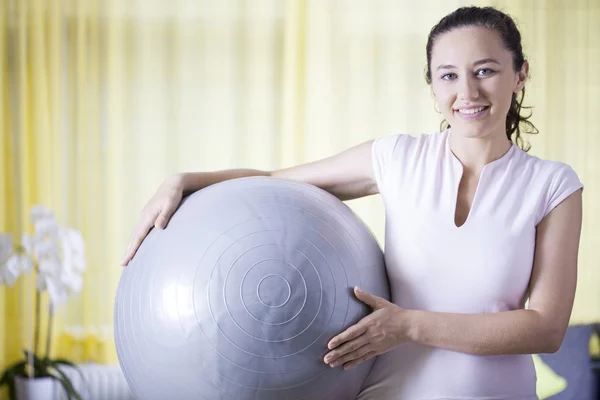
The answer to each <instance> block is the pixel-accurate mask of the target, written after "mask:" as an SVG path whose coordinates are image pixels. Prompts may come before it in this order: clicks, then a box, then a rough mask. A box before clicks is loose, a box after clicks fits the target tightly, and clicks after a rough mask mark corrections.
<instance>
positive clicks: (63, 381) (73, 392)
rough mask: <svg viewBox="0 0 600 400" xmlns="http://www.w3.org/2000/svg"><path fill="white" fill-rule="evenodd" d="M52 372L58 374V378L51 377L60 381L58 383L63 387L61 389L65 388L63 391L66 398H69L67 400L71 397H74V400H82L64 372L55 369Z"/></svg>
mask: <svg viewBox="0 0 600 400" xmlns="http://www.w3.org/2000/svg"><path fill="white" fill-rule="evenodd" d="M54 370H55V371H56V372H58V374H59V375H60V376H57V375H53V376H54V377H55V378H56V379H58V380H59V381H60V383H61V384H62V385H63V388H65V391H66V392H67V396H69V400H71V397H75V399H76V400H83V398H82V397H81V395H80V394H79V393H78V392H77V391H76V390H75V387H74V386H73V384H72V383H71V380H70V379H69V377H68V376H67V375H66V374H65V373H64V372H62V371H61V370H60V369H59V368H55V369H54Z"/></svg>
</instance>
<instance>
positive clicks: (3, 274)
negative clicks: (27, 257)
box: [0, 254, 21, 286]
mask: <svg viewBox="0 0 600 400" xmlns="http://www.w3.org/2000/svg"><path fill="white" fill-rule="evenodd" d="M19 262H20V261H19V258H18V256H17V254H13V255H12V256H11V257H10V258H9V259H8V261H7V262H6V264H5V265H3V266H2V267H0V280H2V282H5V283H6V285H7V286H12V285H14V284H15V282H16V280H17V279H18V278H19V276H20V275H21V268H20V265H19Z"/></svg>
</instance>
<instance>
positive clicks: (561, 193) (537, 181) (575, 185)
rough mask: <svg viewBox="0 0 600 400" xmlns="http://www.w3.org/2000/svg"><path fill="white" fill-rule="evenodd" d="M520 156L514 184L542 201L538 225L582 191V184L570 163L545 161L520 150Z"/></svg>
mask: <svg viewBox="0 0 600 400" xmlns="http://www.w3.org/2000/svg"><path fill="white" fill-rule="evenodd" d="M517 154H518V157H516V160H517V164H515V165H514V167H515V168H514V169H513V171H514V174H515V175H514V176H515V180H514V182H520V187H522V190H523V193H526V194H525V198H528V197H532V198H539V199H541V201H540V202H539V203H538V204H539V206H540V207H539V210H538V213H537V222H539V221H541V220H542V218H544V216H546V215H547V214H548V213H549V212H550V211H551V210H552V209H553V208H554V207H556V206H557V205H558V204H560V202H562V201H563V200H564V199H566V198H567V197H568V196H570V195H571V194H572V193H574V192H575V191H577V190H579V189H583V187H584V185H583V183H582V182H581V180H580V179H579V176H578V174H577V172H576V171H575V169H574V168H573V167H572V166H571V165H570V164H568V163H566V162H564V161H559V160H552V159H544V158H541V157H538V156H535V155H532V154H530V153H528V152H525V151H523V150H520V149H519V151H518V152H517ZM532 195H533V196H532Z"/></svg>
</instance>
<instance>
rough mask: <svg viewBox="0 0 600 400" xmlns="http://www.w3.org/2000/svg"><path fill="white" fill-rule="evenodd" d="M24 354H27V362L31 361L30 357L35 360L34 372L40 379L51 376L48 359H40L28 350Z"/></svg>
mask: <svg viewBox="0 0 600 400" xmlns="http://www.w3.org/2000/svg"><path fill="white" fill-rule="evenodd" d="M23 352H24V353H25V358H26V359H27V361H29V357H30V355H31V358H32V359H33V370H34V373H35V376H37V377H39V378H43V377H48V376H50V372H49V371H48V367H49V365H48V363H47V358H44V359H40V358H39V357H38V356H37V355H36V354H35V353H32V352H30V351H28V350H27V349H25V350H23Z"/></svg>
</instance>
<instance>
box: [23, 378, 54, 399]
mask: <svg viewBox="0 0 600 400" xmlns="http://www.w3.org/2000/svg"><path fill="white" fill-rule="evenodd" d="M15 392H16V394H17V400H51V399H53V398H54V395H55V394H56V387H55V379H54V378H34V379H28V378H23V377H20V376H17V377H16V378H15Z"/></svg>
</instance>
